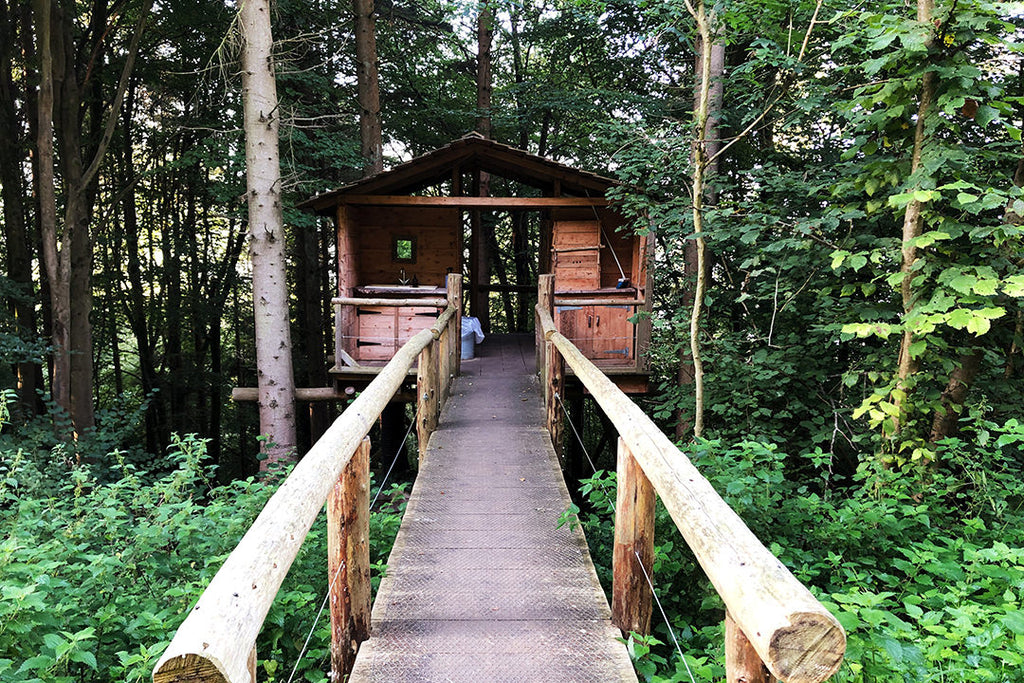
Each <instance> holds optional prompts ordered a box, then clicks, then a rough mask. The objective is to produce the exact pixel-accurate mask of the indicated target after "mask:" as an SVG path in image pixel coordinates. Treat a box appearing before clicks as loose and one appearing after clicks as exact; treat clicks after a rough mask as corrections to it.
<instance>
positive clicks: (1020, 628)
mask: <svg viewBox="0 0 1024 683" xmlns="http://www.w3.org/2000/svg"><path fill="white" fill-rule="evenodd" d="M1002 621H1003V626H1005V627H1006V628H1008V629H1009V630H1011V631H1013V632H1014V633H1016V634H1017V635H1019V636H1021V635H1024V611H1021V610H1019V609H1018V610H1014V611H1012V612H1007V613H1006V616H1004V617H1003V619H1002Z"/></svg>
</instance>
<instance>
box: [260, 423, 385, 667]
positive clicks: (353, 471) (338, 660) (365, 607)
mask: <svg viewBox="0 0 1024 683" xmlns="http://www.w3.org/2000/svg"><path fill="white" fill-rule="evenodd" d="M369 541H370V439H369V438H364V439H363V440H362V442H361V443H360V444H359V446H358V448H356V452H355V453H354V454H353V456H352V459H351V460H349V463H348V464H347V465H346V466H345V469H344V470H343V471H342V473H341V476H340V477H338V480H337V481H336V482H335V484H334V487H333V488H332V489H331V492H330V494H329V495H328V497H327V575H328V586H329V592H330V610H331V672H332V675H333V680H336V681H341V680H344V677H345V676H346V675H348V673H349V672H350V671H351V670H352V665H353V663H354V662H355V657H356V652H358V651H359V644H360V643H361V642H363V641H364V640H366V639H367V638H369V637H370V542H369ZM255 680H256V679H255V678H254V679H253V681H255Z"/></svg>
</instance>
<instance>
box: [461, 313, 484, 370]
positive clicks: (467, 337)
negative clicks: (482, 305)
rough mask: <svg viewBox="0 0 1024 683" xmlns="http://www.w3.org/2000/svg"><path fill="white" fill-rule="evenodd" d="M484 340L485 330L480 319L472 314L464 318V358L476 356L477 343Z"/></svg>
mask: <svg viewBox="0 0 1024 683" xmlns="http://www.w3.org/2000/svg"><path fill="white" fill-rule="evenodd" d="M483 340H484V330H483V328H482V327H480V321H479V320H478V319H477V318H473V317H471V316H464V317H463V318H462V354H461V355H462V360H469V359H470V358H473V357H475V356H476V345H477V344H479V343H480V342H482V341H483Z"/></svg>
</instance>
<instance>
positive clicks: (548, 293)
mask: <svg viewBox="0 0 1024 683" xmlns="http://www.w3.org/2000/svg"><path fill="white" fill-rule="evenodd" d="M554 302H555V276H554V275H541V276H540V277H539V278H537V309H541V310H545V311H547V312H548V313H551V312H552V311H553V310H554V308H553V307H554ZM537 309H535V311H536V310H537ZM534 338H535V344H536V345H537V348H536V349H535V351H536V354H537V372H541V371H542V370H543V369H544V365H545V360H544V357H545V356H544V350H545V345H544V325H543V324H542V323H541V320H540V315H539V314H538V313H536V312H535V323H534Z"/></svg>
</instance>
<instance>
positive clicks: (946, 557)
mask: <svg viewBox="0 0 1024 683" xmlns="http://www.w3.org/2000/svg"><path fill="white" fill-rule="evenodd" d="M965 432H966V433H967V434H968V435H969V436H967V437H966V438H964V439H947V440H944V441H942V442H940V443H939V444H938V446H937V448H938V451H939V453H938V455H939V458H938V462H940V463H942V465H941V467H936V468H933V469H932V471H931V472H930V473H928V474H927V475H921V473H920V472H919V470H917V469H915V468H913V467H910V466H908V468H907V469H905V470H903V471H899V470H896V469H891V468H889V469H887V468H883V467H879V466H876V465H875V464H874V463H869V464H865V465H863V466H862V467H861V468H860V469H859V471H858V472H857V475H856V483H855V485H853V486H851V487H837V486H836V484H835V480H834V477H833V475H832V472H831V467H832V458H831V457H830V456H829V455H828V454H827V453H824V452H822V451H821V450H817V451H813V452H810V453H806V454H804V455H801V456H799V457H796V456H790V455H787V454H785V453H783V452H781V451H780V450H779V449H778V448H777V447H775V446H774V445H772V444H766V443H761V442H741V443H736V444H733V445H727V444H724V443H723V442H721V441H701V442H698V443H696V444H692V445H690V446H688V447H687V448H686V449H685V452H686V454H687V456H688V457H690V458H691V460H692V461H693V463H694V464H695V465H696V466H697V467H698V469H700V471H701V472H702V473H703V474H704V475H705V476H706V477H708V479H709V481H711V483H712V484H713V485H714V486H715V488H716V489H717V490H718V491H719V492H720V494H721V495H722V496H723V498H724V499H725V500H726V502H727V503H728V504H729V505H730V506H731V507H732V508H733V509H734V510H736V511H737V513H739V515H740V516H741V517H742V518H743V520H744V521H745V522H746V523H747V525H748V526H749V527H750V528H751V529H752V531H754V533H755V534H756V535H757V536H758V537H759V538H760V539H762V541H763V542H764V543H765V544H766V545H767V546H769V548H770V549H771V551H772V552H773V553H774V554H775V555H776V556H777V557H779V559H780V560H782V562H783V563H784V564H786V566H788V567H789V568H790V569H791V570H792V571H793V573H794V574H795V575H796V577H797V578H798V579H800V580H801V581H802V582H804V583H805V584H807V585H808V586H809V587H810V588H811V591H812V592H813V593H814V594H815V595H816V596H817V597H818V598H819V599H820V600H822V601H823V602H824V603H825V605H826V606H827V607H828V608H829V609H830V610H831V611H832V613H833V614H834V615H835V616H836V618H837V619H839V621H840V622H841V623H842V624H843V626H844V627H845V629H846V631H847V637H848V645H847V655H846V659H845V663H844V664H843V667H842V669H841V670H840V672H839V673H838V674H837V675H836V677H835V678H834V679H832V680H835V681H842V682H856V683H867V682H869V681H881V680H884V681H907V682H908V683H910V682H911V681H913V682H919V681H998V682H1003V681H1013V680H1018V679H1019V670H1020V669H1019V667H1020V664H1021V654H1020V652H1021V651H1022V647H1024V611H1022V609H1024V605H1022V596H1024V534H1022V531H1021V529H1024V457H1022V451H1021V444H1024V425H1022V424H1021V423H1020V422H1019V421H1018V420H1009V421H1007V422H1005V423H1003V424H996V423H992V422H990V421H986V420H984V419H981V418H978V417H976V418H975V419H974V420H973V421H972V422H971V424H970V425H968V426H967V429H966V430H965ZM613 488H614V476H613V475H609V474H604V473H601V474H599V475H598V476H596V477H594V478H592V479H590V480H587V481H586V482H585V483H584V491H585V492H586V493H587V496H588V504H584V505H581V507H583V508H584V510H586V512H584V513H581V514H580V519H581V524H583V526H584V528H585V529H586V532H587V538H588V541H589V542H590V544H591V548H592V552H593V554H594V557H595V562H596V563H597V564H598V567H599V571H600V570H602V569H603V570H604V571H603V574H604V575H603V576H602V580H603V581H605V580H607V579H608V578H610V577H609V576H608V573H607V572H608V567H610V559H611V545H610V543H611V521H610V505H611V503H610V502H609V501H610V500H612V498H611V497H610V495H609V494H610V492H611V491H612V490H613ZM656 528H657V534H658V535H657V538H656V544H655V553H656V559H655V567H654V576H655V579H654V583H655V586H656V590H657V593H658V595H659V597H660V599H661V602H662V604H663V605H664V606H665V609H666V611H667V613H668V614H669V618H670V620H671V622H672V625H673V629H674V631H675V634H676V637H677V638H678V640H679V643H680V646H681V647H682V649H683V652H684V653H685V654H686V655H687V657H688V661H689V663H690V664H691V669H692V670H693V672H694V675H695V680H715V679H714V678H713V676H717V675H719V674H718V673H715V672H714V671H719V670H720V669H716V670H714V671H713V672H712V677H711V678H708V677H707V676H706V675H705V674H702V673H699V671H700V666H702V665H709V664H710V665H714V666H717V667H721V666H722V661H721V658H722V656H723V655H722V632H721V625H720V622H721V620H722V604H721V601H720V600H719V598H718V597H717V596H716V594H715V593H714V590H713V588H712V587H711V586H710V584H709V582H708V581H707V580H706V578H705V577H704V576H703V574H702V572H701V571H700V569H699V567H698V566H697V565H696V563H695V561H694V559H693V557H692V555H691V553H690V552H689V550H688V549H686V547H685V543H684V542H683V541H682V539H681V537H680V536H679V534H678V531H677V530H676V528H675V525H674V523H673V522H672V520H671V519H670V518H669V517H668V515H667V513H666V512H665V511H664V509H663V508H662V507H661V506H660V505H659V507H658V513H657V518H656ZM606 585H608V584H606ZM665 643H672V639H671V636H670V635H669V633H668V631H667V628H666V627H665V624H664V623H663V622H662V620H661V619H660V618H659V617H658V615H657V613H656V615H655V626H654V636H653V638H651V639H634V642H633V643H632V645H631V647H632V651H633V652H634V654H635V655H636V657H637V660H638V661H637V668H638V671H639V672H640V673H641V675H642V676H643V677H644V679H645V680H651V681H667V680H673V681H675V680H689V678H688V674H687V675H684V676H683V677H682V678H680V677H679V676H680V671H682V670H683V669H684V667H683V665H682V662H680V661H679V657H678V655H676V654H675V652H674V649H673V648H670V647H667V646H666V645H664V644H665ZM708 653H711V662H707V661H702V660H701V658H703V657H708ZM691 656H692V657H694V658H696V660H697V665H696V666H694V660H691V659H689V657H691ZM702 677H703V678H702Z"/></svg>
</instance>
